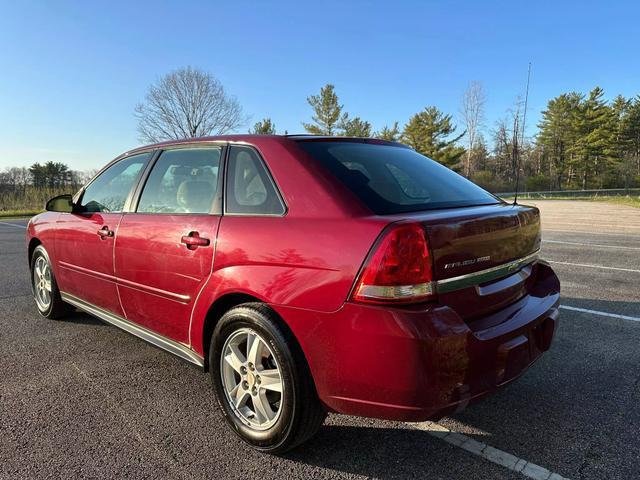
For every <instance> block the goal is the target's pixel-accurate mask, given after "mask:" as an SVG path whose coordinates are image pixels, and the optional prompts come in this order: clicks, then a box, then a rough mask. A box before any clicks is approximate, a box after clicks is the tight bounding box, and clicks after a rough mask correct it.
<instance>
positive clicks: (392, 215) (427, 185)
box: [296, 137, 540, 320]
mask: <svg viewBox="0 0 640 480" xmlns="http://www.w3.org/2000/svg"><path fill="white" fill-rule="evenodd" d="M296 141H297V142H298V145H299V146H300V147H301V149H302V150H303V151H304V152H306V153H307V154H308V155H309V156H310V157H311V158H312V159H313V160H315V161H317V162H319V163H320V164H321V165H323V166H324V167H325V168H326V169H327V171H328V172H329V173H331V174H332V175H333V176H334V177H335V178H336V179H338V180H339V181H340V182H341V183H342V184H343V185H344V186H345V187H347V188H348V190H350V191H351V192H352V193H353V194H355V196H356V197H357V198H358V199H359V200H360V201H361V202H362V203H364V204H365V205H366V206H367V207H368V208H369V209H370V210H371V211H372V212H373V213H374V214H376V215H379V216H383V217H385V218H387V219H388V220H389V221H390V222H397V221H407V220H409V221H411V222H416V223H418V224H419V225H422V226H423V228H424V230H425V234H426V239H427V242H428V247H427V248H428V249H429V251H430V252H429V254H430V256H431V257H432V258H431V260H432V262H433V281H435V282H437V283H436V293H437V298H438V302H440V303H442V304H445V305H448V306H451V307H452V308H453V309H454V310H456V312H457V313H458V314H459V315H461V316H462V317H463V318H465V319H466V320H472V319H473V318H476V317H480V316H483V315H487V314H489V313H491V312H493V311H496V310H499V309H501V308H504V307H505V306H507V305H509V304H511V303H513V302H515V301H516V300H518V299H519V298H521V297H522V296H523V295H525V294H526V292H527V288H528V287H530V286H531V283H532V281H533V279H534V278H535V267H533V268H532V267H531V265H530V262H529V263H528V264H527V263H526V261H528V260H530V259H531V256H532V254H534V252H536V251H537V250H538V248H539V246H540V216H539V212H538V210H537V209H536V208H533V207H525V206H520V205H511V204H507V203H504V202H503V201H501V200H500V199H498V198H496V197H495V196H493V195H491V194H490V193H488V192H487V191H485V190H483V189H482V188H480V187H479V186H477V185H475V184H474V183H472V182H470V181H468V180H467V179H466V178H464V177H462V176H460V175H458V174H456V173H454V172H453V171H451V170H449V169H448V168H446V167H444V166H443V165H441V164H439V163H437V162H434V161H433V160H430V159H428V158H426V157H424V156H422V155H420V154H418V153H417V152H416V151H414V150H412V149H410V148H406V147H404V146H401V145H398V144H392V143H389V142H382V141H378V140H365V139H335V138H322V137H320V138H317V137H311V138H308V137H304V138H297V139H296ZM414 247H415V245H414ZM409 250H411V249H409ZM411 251H413V250H411ZM393 254H394V255H398V256H399V257H398V258H401V256H402V251H401V249H399V248H397V247H396V248H395V250H394V251H393ZM521 259H525V261H523V262H520V260H521ZM389 265H391V264H389ZM389 265H387V267H389ZM391 266H392V265H391ZM410 270H411V269H403V272H404V273H406V271H410ZM389 272H391V273H390V275H394V273H393V272H394V270H393V269H392V268H390V269H389ZM479 272H482V274H479ZM372 278H373V277H372ZM375 281H378V280H375ZM385 282H386V283H385ZM374 283H375V282H374ZM390 284H392V285H395V283H393V282H389V281H388V279H385V281H383V282H382V283H381V285H382V288H383V289H384V288H385V287H386V286H388V285H390ZM401 286H402V285H400V287H401ZM410 286H411V287H412V289H408V290H409V293H408V294H407V293H406V292H403V291H402V290H403V289H402V288H400V287H399V286H397V285H395V287H396V290H393V289H392V290H390V291H391V293H389V292H387V291H384V295H383V297H384V299H385V300H386V301H388V300H394V299H395V300H397V301H399V300H401V301H406V298H407V295H408V296H409V297H410V296H411V295H413V294H414V293H411V292H413V291H414V290H416V291H417V289H418V287H419V286H420V285H410ZM374 287H375V288H378V287H380V285H374ZM415 295H416V296H417V297H418V300H419V299H420V295H419V294H415ZM374 297H376V296H375V295H374ZM376 298H380V297H376Z"/></svg>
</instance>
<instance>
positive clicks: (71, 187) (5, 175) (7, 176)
mask: <svg viewBox="0 0 640 480" xmlns="http://www.w3.org/2000/svg"><path fill="white" fill-rule="evenodd" d="M92 175H93V172H79V171H76V170H71V169H70V168H69V166H68V165H66V164H64V163H62V162H46V163H34V164H32V165H31V166H30V167H10V168H6V169H4V170H3V171H0V210H29V211H39V210H41V209H42V208H43V205H44V204H45V202H46V201H47V200H48V199H49V198H51V197H54V196H56V195H60V194H63V193H71V192H75V191H76V190H78V189H79V188H80V187H81V186H82V185H83V184H84V183H86V182H87V181H88V180H89V179H90V178H91V176H92Z"/></svg>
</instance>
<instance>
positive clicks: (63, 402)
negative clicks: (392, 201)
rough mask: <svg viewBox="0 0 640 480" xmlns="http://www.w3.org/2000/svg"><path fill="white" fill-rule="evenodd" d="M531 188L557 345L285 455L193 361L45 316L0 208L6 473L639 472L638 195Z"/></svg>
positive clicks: (14, 229) (0, 438) (1, 446)
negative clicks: (433, 404)
mask: <svg viewBox="0 0 640 480" xmlns="http://www.w3.org/2000/svg"><path fill="white" fill-rule="evenodd" d="M524 203H533V202H524ZM535 203H536V204H537V205H538V206H539V207H540V209H541V211H542V215H543V257H544V258H545V259H547V260H548V261H550V262H552V266H553V267H554V268H555V270H556V272H557V273H558V275H559V277H560V279H561V281H562V297H563V298H562V304H563V307H564V308H563V309H562V315H561V324H560V328H559V331H558V335H557V338H556V340H555V343H554V345H553V347H552V349H551V351H550V352H549V353H548V354H547V355H545V356H543V358H541V359H540V361H538V362H537V363H536V364H535V365H534V366H533V367H532V368H531V369H530V370H529V372H527V373H526V374H525V375H524V376H523V377H522V378H520V379H519V380H518V381H516V382H514V383H512V384H511V385H509V386H508V387H506V388H504V389H503V390H501V391H499V392H498V393H497V394H495V395H493V396H491V397H489V398H487V399H485V400H483V401H481V402H480V403H477V404H475V405H472V406H471V407H470V408H468V409H467V410H466V411H464V412H462V413H460V414H457V415H455V416H452V417H448V418H445V419H442V420H441V421H440V422H438V424H437V425H431V424H418V425H410V424H404V423H396V422H385V421H378V420H371V419H362V418H353V417H341V416H330V417H329V419H328V421H327V423H326V425H325V426H324V427H323V428H322V429H321V431H320V433H319V434H318V435H317V437H315V438H314V439H313V440H312V441H311V442H309V443H308V444H306V445H305V446H303V447H302V448H300V449H298V450H296V451H294V452H291V453H289V454H287V455H285V456H284V457H273V456H265V455H261V454H258V453H254V452H253V451H251V450H249V449H248V448H247V447H245V446H244V445H243V444H242V443H241V441H240V440H239V439H237V438H236V437H235V435H234V434H232V433H231V432H230V431H229V430H228V429H227V427H226V426H225V425H224V422H223V419H222V416H221V415H220V413H219V412H218V411H217V408H216V407H215V405H214V401H213V397H212V393H211V388H210V381H209V378H208V376H207V375H204V374H203V373H202V372H201V371H200V370H199V369H198V368H196V367H194V366H191V365H189V364H187V363H185V362H184V361H182V360H180V359H178V358H176V357H173V356H172V355H170V354H167V353H164V352H162V351H160V350H158V349H156V348H154V347H151V346H149V345H147V344H145V343H144V342H143V341H141V340H138V339H136V338H134V337H133V336H131V335H129V334H127V333H125V332H122V331H120V330H118V329H116V328H115V327H111V326H108V325H106V324H103V323H102V322H100V321H98V320H96V319H93V318H92V317H90V316H88V315H85V314H81V313H77V314H75V315H73V316H72V317H70V318H69V319H67V320H65V321H49V320H45V319H43V318H41V317H40V316H39V315H38V314H37V312H36V309H35V306H34V304H33V301H32V299H31V294H30V288H29V279H28V273H27V266H26V260H25V252H24V241H23V239H24V225H25V224H26V221H25V220H3V221H0V368H1V371H0V478H2V479H19V478H20V479H22V478H80V477H82V478H123V477H130V478H184V479H187V478H216V479H221V478H240V477H245V478H247V477H249V478H261V479H268V478H346V477H349V478H366V477H377V478H407V477H409V478H411V477H415V478H430V479H438V478H443V479H444V478H454V479H457V478H464V479H475V478H491V479H493V478H496V479H521V478H527V477H526V476H525V474H526V475H529V476H530V477H532V478H559V477H566V478H572V479H591V478H598V479H599V478H602V479H613V478H620V479H630V478H638V475H639V473H638V472H639V467H638V465H640V408H639V407H638V405H639V404H640V369H639V368H638V367H639V366H640V288H639V287H638V285H639V283H640V209H634V208H632V207H624V206H616V205H610V204H606V203H599V202H575V201H540V202H535ZM443 429H448V430H449V431H451V432H457V433H458V434H461V435H462V436H460V435H454V434H451V433H450V434H448V435H447V436H445V435H446V431H444V430H443ZM441 437H444V438H441ZM471 440H475V442H481V443H480V445H484V447H482V451H476V452H474V451H473V450H474V448H472V447H473V446H474V445H477V444H476V443H473V442H471ZM465 445H466V448H464V447H465ZM470 446H471V447H470ZM511 456H513V457H511ZM504 465H511V467H510V468H508V467H505V466H504ZM537 467H540V469H537ZM516 470H522V472H518V471H516ZM536 475H537V477H536Z"/></svg>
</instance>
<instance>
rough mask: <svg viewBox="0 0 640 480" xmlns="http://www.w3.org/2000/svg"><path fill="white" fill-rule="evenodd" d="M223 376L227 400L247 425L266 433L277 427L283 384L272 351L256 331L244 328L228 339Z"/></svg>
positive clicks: (222, 363)
mask: <svg viewBox="0 0 640 480" xmlns="http://www.w3.org/2000/svg"><path fill="white" fill-rule="evenodd" d="M220 374H221V376H222V386H223V388H224V392H225V396H226V399H227V401H228V402H229V405H230V406H231V409H232V410H233V412H234V413H235V415H236V416H237V417H238V418H239V419H240V420H241V421H242V422H243V423H244V424H246V425H247V426H249V427H251V428H253V429H256V430H266V429H268V428H270V427H271V426H273V425H274V424H275V423H276V421H277V420H278V418H279V416H280V413H281V411H282V400H283V398H284V397H283V391H284V383H283V381H282V375H281V371H280V367H279V366H278V362H277V360H276V358H275V355H274V354H273V351H272V350H271V348H270V347H269V345H268V344H267V342H266V341H265V340H264V339H263V338H262V337H261V336H260V335H259V334H258V333H257V332H256V331H255V330H252V329H250V328H241V329H238V330H236V331H235V332H233V333H232V334H231V335H230V336H229V338H227V340H226V342H225V344H224V346H223V348H222V357H221V358H220Z"/></svg>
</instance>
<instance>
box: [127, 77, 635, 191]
mask: <svg viewBox="0 0 640 480" xmlns="http://www.w3.org/2000/svg"><path fill="white" fill-rule="evenodd" d="M307 102H308V104H309V106H310V107H311V110H312V115H311V119H310V120H309V121H307V122H302V127H303V128H304V130H305V131H306V132H307V133H311V134H316V135H345V136H357V137H374V138H380V139H384V140H390V141H400V142H403V143H405V144H407V145H409V146H410V147H412V148H414V149H415V150H416V151H418V152H420V153H422V154H424V155H426V156H428V157H430V158H432V159H434V160H436V161H438V162H440V163H442V164H444V165H446V166H447V167H449V168H451V169H453V170H456V171H458V172H459V173H461V174H463V175H465V176H466V177H468V178H470V179H471V180H473V181H475V182H476V183H478V184H479V185H481V186H483V187H484V188H486V189H488V190H490V191H493V192H500V191H502V192H505V191H512V190H513V189H514V188H515V182H516V178H520V179H522V183H521V186H522V188H523V189H524V190H528V191H540V190H567V189H590V188H617V187H619V188H620V187H635V186H640V154H639V153H638V151H639V148H640V147H639V144H640V97H635V98H631V99H627V98H623V97H621V96H618V97H616V98H615V99H614V100H613V101H612V102H608V101H606V100H605V97H604V92H603V91H602V89H601V88H599V87H596V88H594V89H593V90H592V91H591V92H589V93H588V94H583V93H578V92H571V93H565V94H562V95H559V96H558V97H556V98H553V99H551V100H549V102H548V104H547V108H546V109H545V110H544V112H543V113H542V118H541V120H540V122H539V124H538V125H537V127H538V130H537V133H535V134H534V135H533V136H527V135H525V128H524V127H525V125H524V123H525V116H526V108H524V106H523V103H522V101H521V100H520V99H516V100H515V101H514V104H513V107H512V108H511V109H509V111H508V112H505V115H504V117H503V118H502V119H500V120H499V121H497V122H495V124H493V125H486V121H485V115H484V108H485V102H486V98H485V93H484V90H483V87H482V85H481V84H480V83H478V82H472V83H471V84H470V85H469V87H468V88H467V90H466V91H465V92H464V93H463V95H462V98H461V101H460V108H459V112H457V115H456V116H455V117H454V115H453V114H452V113H448V112H443V111H441V110H440V109H439V108H438V107H437V106H435V105H428V106H425V107H424V108H423V109H421V110H420V111H418V112H416V113H415V114H414V115H412V116H411V117H409V118H408V119H406V120H405V121H404V122H401V121H400V120H398V119H393V121H391V122H390V123H389V124H387V125H385V126H383V127H382V128H380V129H379V130H375V129H374V128H373V125H372V124H371V122H369V121H367V120H366V119H364V118H362V117H361V116H358V115H353V114H352V113H351V112H348V111H347V109H345V107H344V105H343V104H342V103H341V102H340V99H339V97H338V94H337V93H336V89H335V87H334V85H332V84H327V85H325V86H324V87H322V88H321V89H320V92H318V93H317V94H315V95H310V96H309V97H307ZM135 115H136V116H137V118H138V131H139V133H140V139H141V140H142V141H143V142H156V141H160V140H169V139H177V138H183V137H197V136H205V135H217V134H224V133H228V132H233V131H238V130H239V129H241V127H242V126H243V125H245V124H246V123H247V121H248V119H247V117H246V116H245V115H244V113H243V111H242V108H241V106H240V104H239V102H238V100H237V99H236V98H235V97H233V96H231V95H229V94H228V93H227V92H226V90H225V89H224V88H223V86H222V85H221V83H220V82H219V81H218V80H217V79H216V78H215V77H214V76H213V75H211V74H209V73H206V72H202V71H200V70H197V69H194V68H192V67H187V68H182V69H178V70H175V71H173V72H170V73H169V74H167V75H165V76H164V77H162V78H161V79H160V80H159V81H158V82H157V83H156V84H155V85H152V86H151V87H150V89H149V91H148V93H147V96H146V97H145V101H144V102H143V103H141V104H139V105H138V106H137V107H136V109H135ZM456 118H457V119H458V122H457V123H459V124H460V125H457V124H456ZM249 132H250V133H254V134H268V135H269V134H275V133H276V125H275V124H274V122H273V120H272V119H271V118H270V117H267V118H264V119H263V120H260V121H259V122H256V123H255V125H254V126H253V128H251V129H250V130H249ZM283 133H287V132H286V131H285V132H283Z"/></svg>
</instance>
